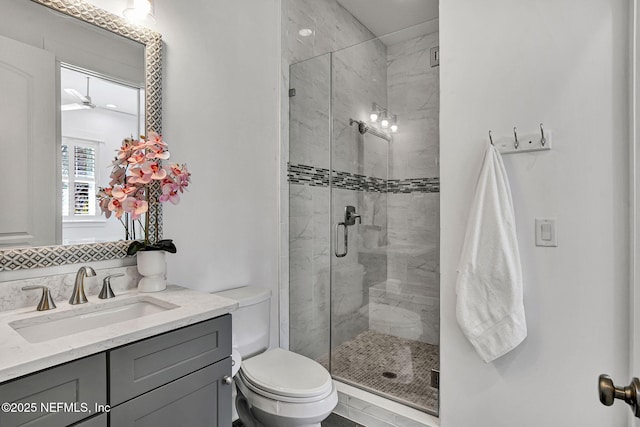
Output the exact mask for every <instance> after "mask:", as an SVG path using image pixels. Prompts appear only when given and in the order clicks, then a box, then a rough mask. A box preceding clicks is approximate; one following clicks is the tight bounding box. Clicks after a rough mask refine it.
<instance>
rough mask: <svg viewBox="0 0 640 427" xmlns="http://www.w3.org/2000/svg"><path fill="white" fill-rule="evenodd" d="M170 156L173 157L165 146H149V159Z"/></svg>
mask: <svg viewBox="0 0 640 427" xmlns="http://www.w3.org/2000/svg"><path fill="white" fill-rule="evenodd" d="M169 157H171V154H170V153H169V152H168V151H165V149H164V148H163V147H159V146H156V145H152V146H150V147H148V148H147V159H162V160H167V159H168V158H169Z"/></svg>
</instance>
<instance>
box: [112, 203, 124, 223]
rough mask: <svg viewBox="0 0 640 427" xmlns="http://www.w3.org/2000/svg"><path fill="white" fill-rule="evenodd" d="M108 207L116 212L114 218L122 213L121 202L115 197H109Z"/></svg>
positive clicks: (120, 216)
mask: <svg viewBox="0 0 640 427" xmlns="http://www.w3.org/2000/svg"><path fill="white" fill-rule="evenodd" d="M108 208H109V210H110V211H111V212H115V213H116V218H118V219H120V218H122V214H124V208H123V207H122V202H120V201H119V200H117V199H111V201H110V202H109V205H108Z"/></svg>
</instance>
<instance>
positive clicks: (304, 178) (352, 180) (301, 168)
mask: <svg viewBox="0 0 640 427" xmlns="http://www.w3.org/2000/svg"><path fill="white" fill-rule="evenodd" d="M330 178H331V179H330ZM288 180H289V182H290V183H291V184H299V185H310V186H312V187H329V184H330V181H331V182H332V183H333V186H334V187H336V188H341V189H344V190H354V191H366V192H371V193H416V192H417V193H439V192H440V178H437V177H436V178H410V179H383V178H376V177H372V176H365V175H359V174H355V173H351V172H342V171H333V176H330V171H329V169H325V168H319V167H315V166H309V165H299V164H288Z"/></svg>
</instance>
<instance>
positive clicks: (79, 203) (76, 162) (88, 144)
mask: <svg viewBox="0 0 640 427" xmlns="http://www.w3.org/2000/svg"><path fill="white" fill-rule="evenodd" d="M98 144H99V143H98V142H97V141H89V140H79V139H74V138H63V140H62V217H63V219H64V220H66V221H74V220H88V219H94V218H96V217H97V215H96V211H97V209H96V208H97V203H96V181H97V179H98V176H97V171H96V164H99V159H98V153H99V145H98Z"/></svg>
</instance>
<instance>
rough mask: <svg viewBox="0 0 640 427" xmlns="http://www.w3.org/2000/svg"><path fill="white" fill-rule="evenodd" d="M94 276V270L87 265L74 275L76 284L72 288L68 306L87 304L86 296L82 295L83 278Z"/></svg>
mask: <svg viewBox="0 0 640 427" xmlns="http://www.w3.org/2000/svg"><path fill="white" fill-rule="evenodd" d="M95 275H96V272H95V270H94V269H93V268H91V267H89V266H88V265H87V266H83V267H80V269H79V270H78V274H76V284H75V285H74V287H73V293H72V294H71V298H69V304H72V305H75V304H84V303H85V302H87V296H86V295H85V294H84V278H85V277H90V276H95Z"/></svg>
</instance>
